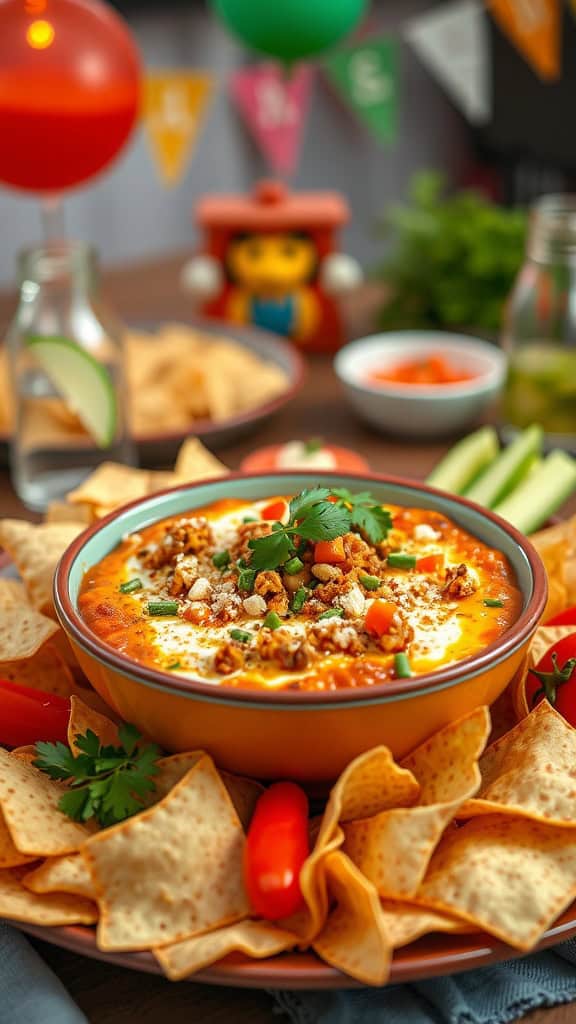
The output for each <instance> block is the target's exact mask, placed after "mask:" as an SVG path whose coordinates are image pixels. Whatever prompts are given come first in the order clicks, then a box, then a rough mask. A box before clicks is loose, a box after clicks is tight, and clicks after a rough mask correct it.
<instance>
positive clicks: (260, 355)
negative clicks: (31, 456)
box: [0, 321, 304, 464]
mask: <svg viewBox="0 0 576 1024" xmlns="http://www.w3.org/2000/svg"><path fill="white" fill-rule="evenodd" d="M125 337H126V364H127V376H128V381H129V385H130V395H131V421H132V428H133V432H134V437H135V440H136V443H137V447H138V453H139V457H140V461H141V462H143V463H147V464H151V463H153V462H160V463H161V462H167V461H171V460H172V459H173V458H174V456H175V454H176V451H177V449H178V446H179V445H180V443H181V442H182V440H183V439H184V438H185V437H187V436H188V435H189V434H194V435H195V436H196V437H200V438H202V439H203V440H204V441H205V442H206V444H207V445H208V446H209V447H210V448H212V449H216V448H222V447H225V446H226V445H227V444H231V443H232V442H236V441H238V440H240V439H241V438H242V437H245V436H246V435H248V434H250V433H251V432H253V431H255V430H257V429H258V428H259V427H261V426H263V424H264V423H265V422H266V421H267V420H268V419H269V418H270V417H271V416H273V415H274V413H276V412H278V410H279V409H281V408H282V407H283V406H284V405H285V404H286V403H287V402H289V401H290V399H292V398H293V397H294V396H295V394H296V393H297V391H298V390H299V388H300V386H301V384H302V381H303V377H304V361H303V359H302V356H301V355H300V353H299V352H298V351H297V349H296V348H295V347H294V346H293V345H291V344H290V343H289V342H287V341H285V340H284V339H283V338H281V337H279V336H278V335H275V334H271V333H268V332H266V331H261V330H258V329H256V328H252V327H250V328H244V327H238V326H235V325H233V324H226V325H222V324H217V323H212V322H200V321H195V322H193V323H192V322H190V323H186V324H185V323H157V324H149V323H147V324H143V325H142V324H138V325H129V326H127V328H126V336H125ZM59 404H60V406H61V408H59V407H58V406H59ZM11 405H12V403H11V396H10V392H9V384H8V368H7V360H6V350H5V348H4V347H0V461H3V462H6V460H7V446H8V444H7V443H8V437H9V432H10V422H11V415H12V413H11ZM51 415H52V419H53V422H52V423H51V424H50V425H48V426H49V430H48V433H49V436H50V437H51V439H52V440H53V441H57V436H58V432H59V431H60V432H61V433H62V436H63V438H64V437H66V438H68V437H69V436H70V432H71V430H72V431H73V429H74V424H73V423H71V422H70V418H71V415H72V414H71V413H70V412H69V410H68V409H67V408H66V407H64V405H63V403H58V402H55V405H54V409H53V410H51ZM44 433H45V434H46V425H45V430H44Z"/></svg>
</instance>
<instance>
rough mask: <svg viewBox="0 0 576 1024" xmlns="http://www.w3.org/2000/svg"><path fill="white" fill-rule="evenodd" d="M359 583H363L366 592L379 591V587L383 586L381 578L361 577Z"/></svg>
mask: <svg viewBox="0 0 576 1024" xmlns="http://www.w3.org/2000/svg"><path fill="white" fill-rule="evenodd" d="M358 582H359V583H361V584H362V586H363V587H365V588H366V590H378V587H380V586H382V580H381V579H380V577H379V576H359V577H358Z"/></svg>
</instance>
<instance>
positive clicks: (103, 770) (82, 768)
mask: <svg viewBox="0 0 576 1024" xmlns="http://www.w3.org/2000/svg"><path fill="white" fill-rule="evenodd" d="M118 736H119V740H120V744H119V745H118V746H102V744H101V743H100V740H99V739H98V736H96V734H95V733H94V732H92V731H91V730H90V729H88V730H87V731H86V733H85V734H84V735H82V736H77V737H76V746H77V747H78V749H79V750H80V753H79V754H77V755H74V754H73V753H72V751H71V750H70V749H69V748H68V747H67V746H65V744H64V743H46V742H43V741H42V742H38V743H37V744H36V754H37V758H36V760H35V761H34V764H35V766H36V767H37V768H40V770H41V771H43V772H46V774H47V775H49V776H50V778H52V779H59V780H62V781H64V780H65V781H68V782H69V783H70V788H69V789H68V790H66V792H65V793H64V794H63V795H62V797H61V798H60V801H59V803H58V807H59V808H60V810H61V811H62V813H63V814H66V815H67V816H68V817H69V818H73V819H74V821H89V819H90V818H96V820H97V821H98V822H99V823H100V825H102V826H104V827H105V828H106V827H107V826H109V825H115V824H116V823H117V822H119V821H124V819H125V818H129V817H131V815H133V814H137V813H138V811H141V810H142V809H143V807H144V806H145V798H146V797H147V796H148V794H149V793H152V792H153V791H154V790H155V788H156V787H155V784H154V781H153V776H154V775H156V773H157V771H158V765H157V764H156V761H157V759H158V757H159V756H160V749H159V748H158V747H157V746H156V745H155V744H153V743H151V744H147V745H145V746H140V745H139V740H140V739H141V736H140V733H139V732H138V730H137V729H136V728H135V726H133V725H126V724H125V725H122V726H120V728H119V729H118Z"/></svg>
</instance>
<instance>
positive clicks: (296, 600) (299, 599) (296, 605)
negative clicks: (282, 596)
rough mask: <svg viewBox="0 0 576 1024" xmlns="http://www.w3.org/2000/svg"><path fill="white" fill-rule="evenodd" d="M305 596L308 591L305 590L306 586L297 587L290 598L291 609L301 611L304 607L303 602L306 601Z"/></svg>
mask: <svg viewBox="0 0 576 1024" xmlns="http://www.w3.org/2000/svg"><path fill="white" fill-rule="evenodd" d="M307 597H308V591H307V590H306V587H298V590H297V591H296V593H295V594H294V597H293V598H292V611H293V612H301V611H302V609H303V607H304V604H305V603H306V598H307Z"/></svg>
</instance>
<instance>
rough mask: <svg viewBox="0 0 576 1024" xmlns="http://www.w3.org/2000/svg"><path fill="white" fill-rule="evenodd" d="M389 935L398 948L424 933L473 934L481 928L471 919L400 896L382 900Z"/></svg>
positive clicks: (393, 945)
mask: <svg viewBox="0 0 576 1024" xmlns="http://www.w3.org/2000/svg"><path fill="white" fill-rule="evenodd" d="M380 905H381V907H382V915H383V919H384V927H385V929H386V937H387V939H388V941H389V942H390V945H391V946H392V947H393V948H394V949H400V948H401V947H402V946H408V945H410V943H411V942H416V939H419V938H421V937H422V935H429V934H430V933H431V932H450V933H451V934H452V935H463V934H469V933H470V932H475V931H478V930H479V929H477V928H476V927H475V925H473V924H470V923H469V922H468V921H460V920H458V918H457V917H450V916H449V915H448V914H441V913H440V912H439V911H437V910H426V908H425V907H417V906H414V905H413V904H412V903H401V902H400V901H397V900H381V901H380Z"/></svg>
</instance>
